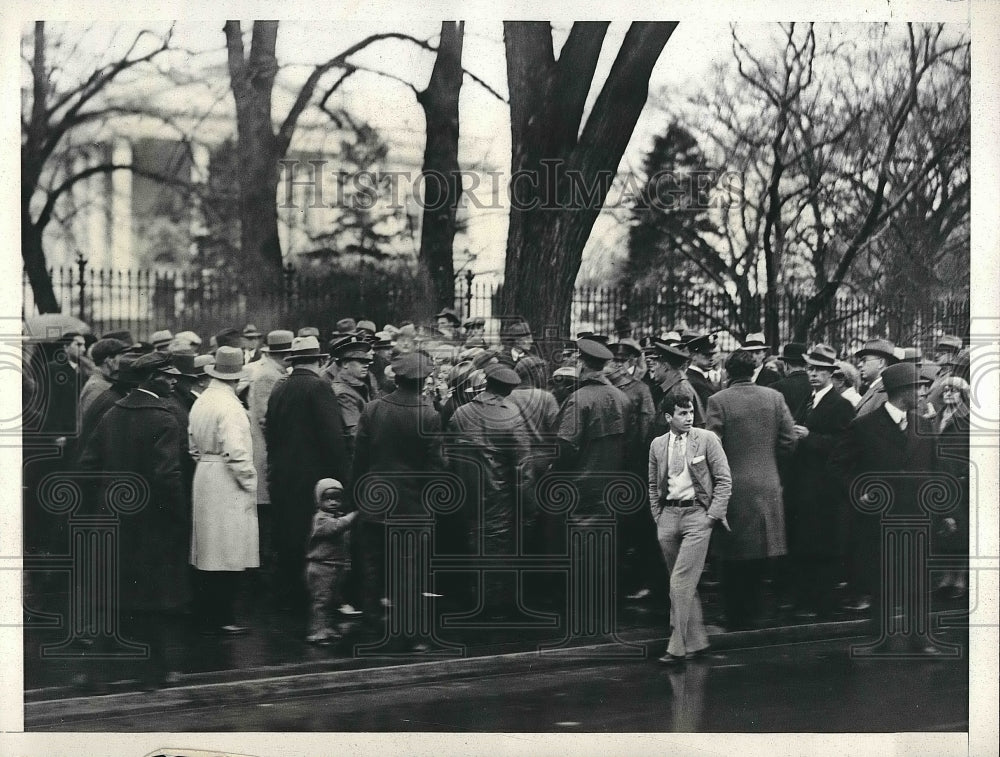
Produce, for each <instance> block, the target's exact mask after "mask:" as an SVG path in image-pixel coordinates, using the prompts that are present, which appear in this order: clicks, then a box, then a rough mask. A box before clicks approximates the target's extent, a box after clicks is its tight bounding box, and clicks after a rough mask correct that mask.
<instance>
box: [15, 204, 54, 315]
mask: <svg viewBox="0 0 1000 757" xmlns="http://www.w3.org/2000/svg"><path fill="white" fill-rule="evenodd" d="M21 258H22V259H23V260H24V270H25V271H26V272H27V274H28V282H29V283H30V284H31V293H32V295H33V296H34V298H35V307H36V308H37V309H38V312H39V313H58V312H60V307H59V302H58V300H57V299H56V294H55V290H54V289H53V288H52V277H51V276H49V272H48V269H47V268H46V266H45V251H44V248H43V247H42V232H41V230H39V229H37V228H36V227H35V225H34V224H33V223H32V222H31V215H30V214H29V213H27V212H26V209H25V208H22V212H21Z"/></svg>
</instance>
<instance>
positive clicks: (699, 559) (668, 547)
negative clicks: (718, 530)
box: [656, 505, 712, 657]
mask: <svg viewBox="0 0 1000 757" xmlns="http://www.w3.org/2000/svg"><path fill="white" fill-rule="evenodd" d="M656 529H657V539H658V541H659V543H660V549H661V551H662V552H663V560H664V562H665V563H666V568H667V573H668V575H669V576H670V624H671V625H672V626H673V631H672V632H671V634H670V642H669V644H668V645H667V651H668V652H669V653H670V654H672V655H676V656H678V657H683V656H684V655H686V654H689V653H691V652H697V651H699V650H701V649H705V648H706V647H707V646H708V633H707V632H706V630H705V620H704V617H703V616H702V612H701V599H700V598H699V597H698V580H699V579H700V578H701V571H702V569H703V568H704V567H705V557H706V555H707V554H708V545H709V542H710V541H711V538H712V521H711V519H710V518H709V517H708V512H707V511H706V510H705V508H703V507H700V506H698V505H695V506H691V507H664V508H663V509H662V510H661V511H660V512H659V514H658V515H657V516H656Z"/></svg>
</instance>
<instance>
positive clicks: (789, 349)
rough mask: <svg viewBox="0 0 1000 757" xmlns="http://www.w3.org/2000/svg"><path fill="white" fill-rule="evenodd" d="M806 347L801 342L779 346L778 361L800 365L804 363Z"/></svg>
mask: <svg viewBox="0 0 1000 757" xmlns="http://www.w3.org/2000/svg"><path fill="white" fill-rule="evenodd" d="M805 354H806V346H805V345H804V344H802V342H789V343H788V344H783V345H782V346H781V353H780V354H779V355H778V358H779V359H780V360H785V361H787V362H789V363H802V362H804V361H805Z"/></svg>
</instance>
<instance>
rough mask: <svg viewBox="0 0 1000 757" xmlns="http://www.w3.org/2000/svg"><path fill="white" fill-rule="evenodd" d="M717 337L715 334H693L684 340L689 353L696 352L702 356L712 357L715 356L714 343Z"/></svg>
mask: <svg viewBox="0 0 1000 757" xmlns="http://www.w3.org/2000/svg"><path fill="white" fill-rule="evenodd" d="M716 339H717V337H716V336H715V334H699V333H697V332H694V335H693V336H690V338H688V339H686V342H687V348H688V350H689V351H691V352H698V353H701V354H703V355H713V354H715V351H716V349H715V342H716Z"/></svg>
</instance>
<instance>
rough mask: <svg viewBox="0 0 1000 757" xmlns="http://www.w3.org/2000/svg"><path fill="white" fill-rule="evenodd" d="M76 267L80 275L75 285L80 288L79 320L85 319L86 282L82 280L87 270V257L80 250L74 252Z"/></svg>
mask: <svg viewBox="0 0 1000 757" xmlns="http://www.w3.org/2000/svg"><path fill="white" fill-rule="evenodd" d="M76 267H77V268H78V269H79V271H80V277H79V278H78V279H77V282H76V285H77V287H78V288H79V290H80V307H79V309H78V317H79V319H80V320H81V321H86V320H87V307H86V301H85V299H84V293H85V291H86V289H87V282H86V281H85V280H84V278H83V277H84V274H85V273H86V272H87V259H86V258H85V257H83V253H82V252H78V253H76Z"/></svg>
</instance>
